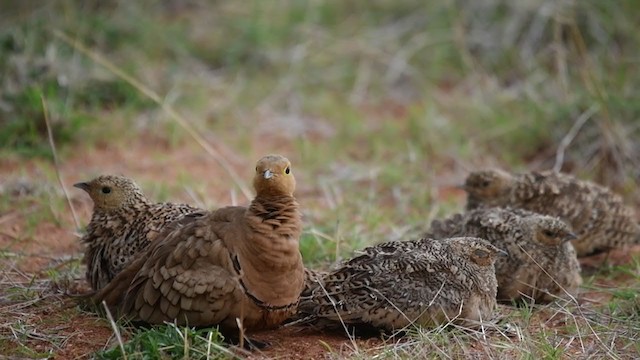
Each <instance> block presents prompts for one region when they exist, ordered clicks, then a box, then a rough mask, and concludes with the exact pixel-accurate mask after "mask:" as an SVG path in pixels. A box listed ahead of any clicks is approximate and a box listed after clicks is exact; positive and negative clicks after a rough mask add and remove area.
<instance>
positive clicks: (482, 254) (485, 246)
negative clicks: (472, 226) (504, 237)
mask: <svg viewBox="0 0 640 360" xmlns="http://www.w3.org/2000/svg"><path fill="white" fill-rule="evenodd" d="M452 240H456V241H463V242H460V246H459V249H460V251H461V252H462V253H463V254H464V255H465V256H464V257H466V258H468V259H469V260H470V261H471V262H472V263H474V264H476V265H478V266H491V265H493V263H494V262H495V261H496V258H497V257H498V256H506V255H507V252H506V251H504V250H502V249H499V248H497V247H496V246H494V245H492V244H491V243H489V242H488V241H486V240H484V239H480V238H458V239H452Z"/></svg>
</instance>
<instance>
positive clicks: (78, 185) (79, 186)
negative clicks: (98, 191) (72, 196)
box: [73, 182, 89, 191]
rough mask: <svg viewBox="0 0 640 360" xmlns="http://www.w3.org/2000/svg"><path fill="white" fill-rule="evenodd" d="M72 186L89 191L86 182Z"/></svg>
mask: <svg viewBox="0 0 640 360" xmlns="http://www.w3.org/2000/svg"><path fill="white" fill-rule="evenodd" d="M73 186H75V187H77V188H78V189H82V190H84V191H89V184H87V183H86V182H79V183H77V184H73Z"/></svg>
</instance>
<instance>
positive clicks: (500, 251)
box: [498, 249, 509, 256]
mask: <svg viewBox="0 0 640 360" xmlns="http://www.w3.org/2000/svg"><path fill="white" fill-rule="evenodd" d="M498 256H509V253H508V252H506V251H504V250H502V249H498Z"/></svg>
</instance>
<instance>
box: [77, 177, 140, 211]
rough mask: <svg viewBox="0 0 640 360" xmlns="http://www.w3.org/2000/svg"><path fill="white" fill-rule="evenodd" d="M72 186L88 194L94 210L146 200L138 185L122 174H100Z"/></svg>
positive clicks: (115, 207) (107, 209) (113, 207)
mask: <svg viewBox="0 0 640 360" xmlns="http://www.w3.org/2000/svg"><path fill="white" fill-rule="evenodd" d="M73 186H75V187H77V188H79V189H82V190H84V191H86V192H87V194H89V196H90V197H91V200H93V203H94V208H95V209H96V210H105V211H109V210H115V209H119V208H121V207H123V206H127V205H131V204H135V203H138V202H146V201H147V200H146V198H145V197H144V195H143V194H142V190H140V187H138V185H137V184H136V183H135V182H134V181H133V180H131V179H129V178H126V177H124V176H117V175H101V176H98V177H97V178H95V179H93V180H91V181H87V182H80V183H77V184H73Z"/></svg>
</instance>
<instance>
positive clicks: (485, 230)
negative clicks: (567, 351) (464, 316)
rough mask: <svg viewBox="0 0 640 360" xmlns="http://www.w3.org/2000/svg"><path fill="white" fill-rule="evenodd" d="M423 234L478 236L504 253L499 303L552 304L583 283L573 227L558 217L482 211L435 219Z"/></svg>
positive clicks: (499, 272) (498, 274) (500, 264)
mask: <svg viewBox="0 0 640 360" xmlns="http://www.w3.org/2000/svg"><path fill="white" fill-rule="evenodd" d="M424 236H428V237H434V238H448V237H453V236H475V237H479V238H482V239H486V240H487V241H489V242H491V243H492V244H493V245H495V246H496V247H498V248H500V249H502V250H504V251H506V252H507V253H508V256H503V257H499V258H498V259H497V260H496V264H495V267H496V278H497V280H498V300H500V301H512V300H519V299H524V300H534V301H537V302H548V301H552V300H554V299H555V298H557V297H566V296H567V295H575V294H576V291H577V289H578V286H580V284H581V283H582V277H581V276H580V264H579V263H578V259H577V257H576V253H575V250H574V249H573V246H572V245H571V243H570V240H572V239H574V238H575V235H574V234H573V233H572V232H571V228H570V227H569V225H567V224H566V223H565V222H564V221H562V220H560V219H559V218H556V217H552V216H548V215H541V214H538V213H534V212H530V211H527V210H523V209H512V208H480V209H475V210H471V211H469V212H467V213H464V214H455V215H452V216H450V217H448V218H446V219H444V220H434V221H433V222H432V223H431V228H430V229H429V231H428V232H427V233H426V234H424Z"/></svg>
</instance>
